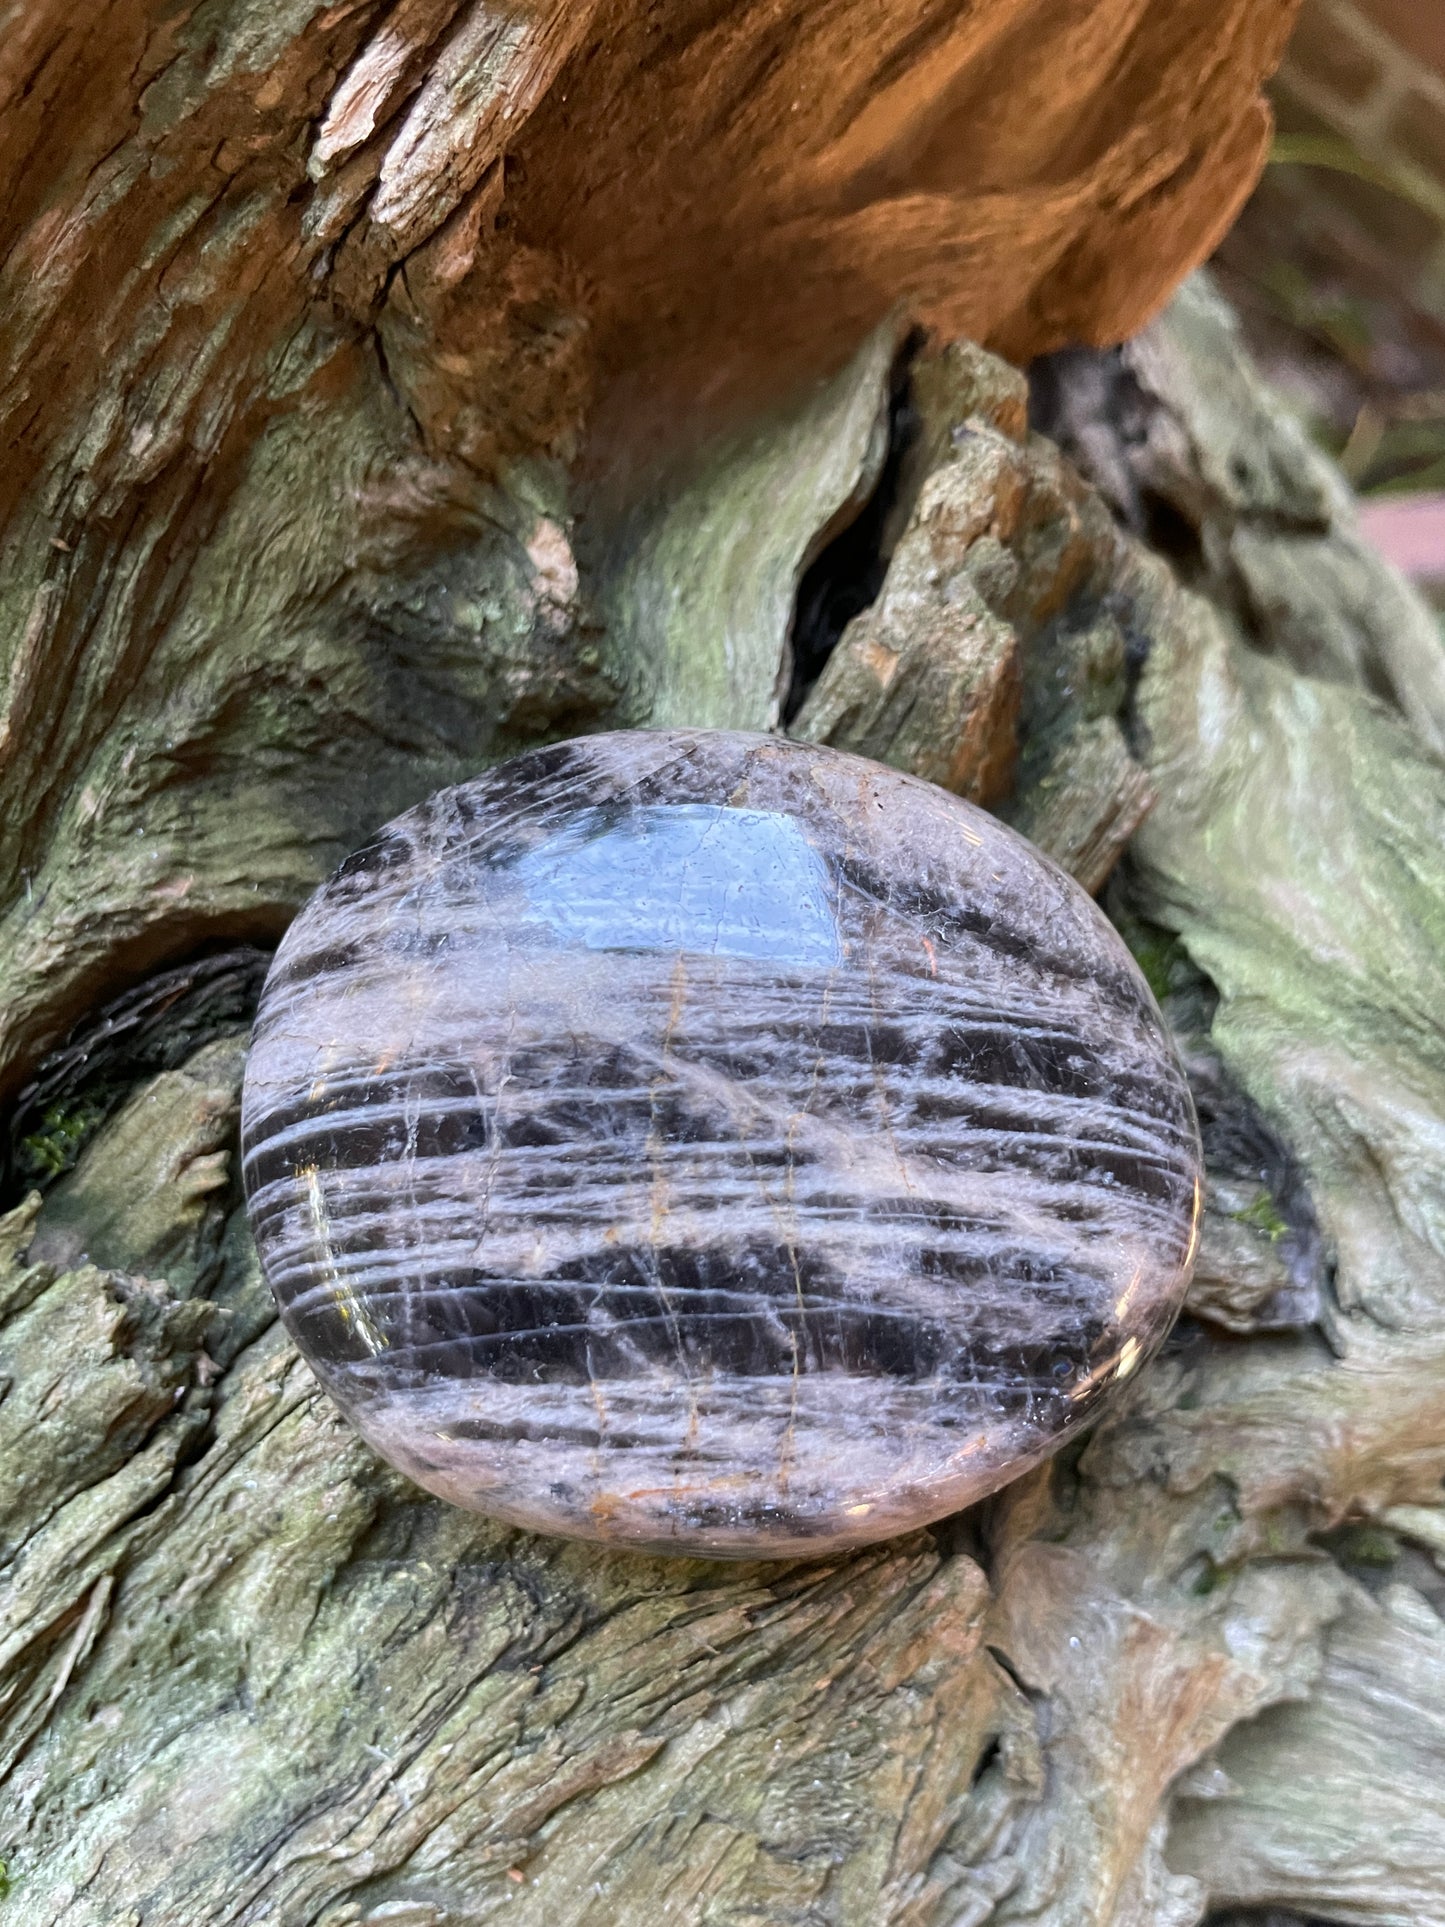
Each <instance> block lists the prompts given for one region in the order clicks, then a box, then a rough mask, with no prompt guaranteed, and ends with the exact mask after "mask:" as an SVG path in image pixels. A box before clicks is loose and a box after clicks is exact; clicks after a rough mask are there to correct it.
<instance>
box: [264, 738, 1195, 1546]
mask: <svg viewBox="0 0 1445 1927" xmlns="http://www.w3.org/2000/svg"><path fill="white" fill-rule="evenodd" d="M244 1148H245V1172H246V1184H247V1191H248V1196H249V1199H250V1206H251V1214H252V1222H253V1225H254V1227H255V1232H256V1238H257V1243H258V1245H259V1248H260V1252H261V1257H262V1261H263V1263H264V1266H265V1269H266V1273H267V1276H268V1278H269V1280H270V1282H271V1285H272V1287H273V1289H274V1290H275V1293H276V1296H277V1298H278V1300H279V1302H280V1305H281V1308H282V1312H283V1314H284V1316H285V1319H286V1323H287V1325H288V1327H289V1328H290V1330H291V1333H292V1335H293V1336H294V1338H295V1339H296V1342H297V1344H298V1345H299V1346H300V1347H301V1349H302V1351H303V1352H304V1353H305V1354H306V1356H307V1358H308V1359H309V1360H310V1361H311V1363H312V1365H313V1366H314V1367H315V1369H316V1371H317V1373H318V1375H319V1376H320V1378H321V1380H322V1382H323V1384H325V1385H326V1387H327V1388H328V1389H329V1390H330V1391H331V1393H332V1394H333V1395H334V1396H335V1397H336V1398H337V1399H338V1401H339V1402H340V1403H341V1405H342V1406H343V1407H344V1408H345V1410H346V1411H347V1412H348V1414H349V1415H350V1416H351V1418H352V1419H353V1421H354V1422H355V1424H356V1425H357V1426H358V1428H359V1429H360V1430H361V1432H362V1433H363V1434H364V1435H365V1436H366V1438H368V1439H369V1440H370V1441H371V1443H372V1444H373V1445H374V1446H375V1447H376V1448H377V1450H378V1451H380V1452H381V1453H383V1454H384V1455H385V1456H386V1457H387V1458H388V1459H390V1460H392V1461H393V1462H394V1463H395V1464H397V1465H398V1466H400V1467H402V1468H403V1469H404V1470H405V1471H406V1472H408V1473H409V1474H410V1475H411V1476H412V1477H413V1478H414V1479H416V1480H417V1481H418V1482H419V1483H420V1484H422V1485H424V1486H427V1487H429V1488H430V1489H431V1490H432V1491H434V1492H438V1493H441V1494H442V1495H443V1496H444V1497H446V1498H449V1499H452V1500H455V1501H456V1502H457V1503H459V1504H461V1505H466V1506H472V1507H475V1508H477V1509H479V1510H481V1511H485V1512H490V1513H493V1514H496V1515H497V1516H499V1517H501V1518H504V1519H509V1520H512V1521H514V1522H516V1523H519V1524H522V1525H527V1526H534V1527H538V1528H541V1529H544V1530H548V1531H555V1532H562V1533H572V1534H579V1535H584V1536H587V1537H593V1538H599V1539H610V1540H616V1541H621V1542H627V1543H631V1544H636V1545H644V1546H650V1547H655V1548H663V1549H670V1550H677V1551H695V1552H709V1553H716V1554H726V1555H731V1556H738V1557H746V1556H752V1555H760V1556H767V1555H783V1554H795V1553H800V1552H813V1551H823V1550H827V1549H830V1548H834V1547H837V1546H840V1545H847V1544H855V1543H859V1542H862V1541H867V1540H871V1539H878V1538H882V1537H885V1536H887V1535H888V1534H891V1533H894V1532H898V1531H901V1530H903V1529H905V1528H907V1527H909V1526H913V1525H917V1524H920V1523H922V1522H924V1521H927V1520H930V1519H935V1518H939V1517H942V1516H943V1515H945V1514H947V1513H949V1512H952V1511H955V1510H956V1509H958V1508H959V1507H961V1506H964V1505H967V1504H968V1503H970V1502H971V1501H972V1500H974V1499H977V1498H979V1497H980V1496H981V1495H982V1494H984V1493H986V1492H988V1491H990V1490H991V1489H993V1488H994V1487H995V1486H997V1485H999V1484H1001V1483H1003V1481H1005V1480H1006V1479H1008V1478H1010V1477H1011V1476H1013V1475H1014V1474H1015V1473H1017V1472H1019V1471H1020V1470H1022V1469H1023V1468H1024V1467H1025V1466H1027V1465H1028V1464H1030V1463H1031V1462H1033V1461H1034V1460H1036V1459H1037V1458H1039V1457H1041V1456H1042V1455H1043V1454H1045V1453H1047V1452H1049V1451H1050V1450H1052V1449H1053V1448H1054V1447H1056V1446H1057V1445H1058V1444H1059V1443H1060V1442H1061V1441H1062V1440H1063V1439H1064V1438H1066V1437H1067V1436H1068V1435H1069V1434H1070V1433H1071V1432H1072V1431H1073V1430H1075V1429H1076V1428H1077V1427H1078V1426H1079V1425H1080V1424H1081V1423H1082V1422H1083V1421H1084V1420H1085V1419H1087V1418H1090V1417H1092V1416H1094V1415H1095V1413H1096V1412H1097V1410H1098V1406H1099V1402H1100V1400H1101V1399H1102V1398H1103V1397H1104V1396H1105V1395H1106V1393H1107V1391H1108V1388H1109V1387H1110V1386H1111V1385H1114V1384H1117V1383H1118V1382H1119V1381H1120V1380H1121V1379H1123V1378H1125V1377H1127V1376H1128V1374H1129V1373H1131V1372H1132V1371H1133V1370H1134V1369H1135V1368H1136V1367H1137V1366H1138V1365H1139V1364H1140V1362H1141V1361H1142V1360H1143V1359H1144V1358H1145V1357H1146V1356H1147V1354H1148V1353H1149V1352H1150V1351H1151V1350H1152V1348H1153V1347H1154V1346H1155V1345H1157V1344H1158V1342H1159V1341H1160V1339H1161V1338H1162V1337H1163V1335H1164V1333H1165V1332H1166V1330H1167V1329H1168V1326H1169V1324H1170V1322H1171V1320H1172V1319H1173V1317H1174V1314H1175V1312H1176V1310H1177V1308H1178V1305H1179V1302H1180V1299H1181V1298H1182V1295H1183V1291H1184V1288H1185V1285H1186V1283H1187V1277H1188V1269H1189V1265H1190V1263H1191V1261H1192V1257H1193V1249H1194V1243H1195V1237H1196V1224H1197V1218H1198V1182H1197V1180H1198V1169H1199V1166H1198V1139H1197V1134H1196V1130H1195V1124H1194V1116H1193V1111H1192V1108H1191V1105H1190V1100H1189V1095H1188V1091H1187V1089H1186V1087H1185V1084H1184V1080H1183V1077H1182V1076H1181V1074H1180V1071H1179V1069H1178V1066H1177V1064H1176V1062H1175V1060H1174V1058H1173V1056H1172V1053H1171V1051H1170V1048H1169V1045H1168V1043H1167V1040H1166V1037H1165V1034H1164V1031H1163V1027H1162V1024H1161V1021H1160V1018H1159V1015H1158V1012H1157V1010H1156V1008H1155V1006H1154V1004H1153V1001H1152V999H1151V997H1150V995H1149V992H1148V989H1147V987H1146V986H1145V984H1144V981H1143V979H1142V977H1141V976H1140V974H1139V972H1138V971H1137V969H1136V968H1135V966H1134V964H1133V962H1132V960H1131V959H1130V957H1129V955H1128V953H1127V951H1126V950H1125V949H1124V947H1123V945H1122V944H1121V943H1120V941H1119V939H1118V938H1117V936H1116V935H1115V933H1114V932H1113V930H1112V929H1111V928H1110V926H1109V924H1108V923H1107V922H1106V921H1105V919H1104V917H1103V916H1102V914H1101V913H1100V912H1099V910H1098V909H1097V908H1096V907H1095V905H1094V904H1093V903H1092V902H1091V901H1090V900H1089V898H1087V897H1086V896H1085V895H1084V894H1083V893H1082V892H1081V891H1080V890H1079V889H1078V888H1077V886H1076V885H1074V884H1073V883H1072V882H1071V881H1070V880H1069V879H1068V878H1067V877H1066V876H1064V875H1063V873H1062V872H1061V871H1059V870H1057V869H1055V868H1054V867H1053V866H1052V865H1051V864H1049V863H1048V862H1047V861H1046V860H1045V859H1043V858H1042V857H1041V856H1040V855H1039V854H1038V853H1037V852H1036V851H1035V850H1033V849H1032V847H1031V846H1030V845H1029V844H1027V843H1025V842H1024V841H1023V840H1022V839H1021V838H1019V837H1017V836H1015V835H1014V834H1012V833H1011V832H1010V831H1008V830H1006V829H1004V828H1003V827H1002V826H1001V825H1000V824H998V823H997V822H995V821H994V820H993V818H991V817H989V816H987V815H985V814H984V813H982V812H981V811H979V810H976V809H973V808H971V807H970V806H969V805H968V804H966V803H963V802H961V801H959V800H958V799H957V798H956V797H953V796H949V795H947V794H945V793H944V792H943V791H941V790H938V789H935V788H933V787H932V786H931V785H929V784H926V783H921V782H919V781H917V780H916V779H914V778H911V777H907V776H902V775H899V774H897V773H896V772H895V771H893V770H890V769H885V768H882V767H881V766H879V765H877V764H873V763H869V762H865V761H862V760H861V759H859V758H856V757H852V756H846V755H843V754H840V753H839V752H837V751H835V750H829V749H820V748H815V747H813V746H811V745H805V744H799V743H791V742H787V741H784V740H780V739H778V738H773V737H763V736H743V735H731V734H716V733H710V732H701V731H699V732H683V731H678V732H658V733H629V734H618V735H611V736H597V737H591V738H587V739H584V740H581V741H578V742H573V743H564V744H560V745H557V746H554V747H551V748H548V749H544V750H539V751H536V752H534V753H532V754H530V755H527V756H524V757H521V758H519V759H518V760H517V761H515V762H513V763H510V764H506V765H504V766H503V767H501V768H498V769H495V770H493V771H491V772H490V773H489V774H487V775H485V776H483V777H481V778H479V779H478V780H477V781H475V782H472V783H468V784H465V785H463V786H461V787H460V788H457V789H453V790H448V791H445V792H443V793H442V794H441V795H439V796H436V797H433V798H432V799H431V800H430V801H429V802H428V803H426V804H424V805H422V806H421V807H420V808H419V809H416V810H413V811H412V812H411V813H410V814H408V815H406V816H404V817H401V818H399V819H398V820H397V821H396V822H395V823H393V824H392V825H390V826H389V827H388V828H387V829H386V830H384V831H383V832H382V833H381V834H380V835H379V836H378V838H377V839H376V841H375V842H374V843H372V844H371V845H370V846H369V847H368V848H366V849H364V850H361V851H359V852H358V853H357V854H356V855H355V856H354V857H352V858H351V859H350V860H349V861H348V862H347V863H346V864H344V865H343V866H342V868H341V869H340V870H339V871H338V872H337V873H336V875H335V876H334V877H333V878H332V879H331V881H330V882H329V883H328V884H327V885H326V886H325V887H324V888H323V889H322V890H321V891H319V892H318V894H317V895H316V896H315V898H313V900H312V901H311V903H310V904H309V905H308V906H307V908H306V909H305V910H304V911H303V913H302V914H301V916H300V917H298V919H297V920H296V922H295V923H294V924H293V926H292V928H291V930H290V932H289V933H288V935H287V937H286V940H285V942H284V943H283V944H282V946H281V950H280V952H279V954H278V956H277V958H276V962H275V965H274V968H273V970H272V972H271V975H270V978H269V979H268V982H267V985H266V990H265V994H264V996H263V999H262V1004H261V1011H260V1016H259V1018H258V1022H257V1026H256V1033H255V1041H254V1045H253V1049H252V1053H251V1058H250V1063H249V1066H248V1070H247V1081H246V1089H245V1100H244Z"/></svg>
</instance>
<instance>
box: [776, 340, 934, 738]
mask: <svg viewBox="0 0 1445 1927" xmlns="http://www.w3.org/2000/svg"><path fill="white" fill-rule="evenodd" d="M924 339H925V337H924V334H923V332H922V330H921V329H915V330H914V331H913V332H912V333H910V334H909V335H908V337H907V338H906V340H905V341H904V343H903V345H902V347H901V348H900V349H899V351H898V357H897V359H896V360H895V362H894V364H893V371H892V376H891V380H890V385H889V393H888V449H887V453H886V454H885V455H884V458H883V466H882V468H881V469H880V471H879V475H878V481H877V484H876V486H875V487H874V489H873V492H872V494H871V495H869V497H868V499H867V500H866V501H865V502H864V503H863V505H862V507H861V508H860V509H859V511H858V513H857V515H855V516H854V518H853V520H852V521H851V522H850V523H849V524H848V526H847V527H846V528H844V529H841V530H840V531H839V532H838V534H837V535H835V536H834V537H833V539H832V541H831V542H829V543H828V544H827V546H826V547H825V548H824V549H823V550H822V551H821V553H820V554H819V555H817V556H816V557H815V558H814V559H813V561H812V562H811V563H810V564H809V565H808V567H807V569H806V570H805V571H804V573H803V578H802V581H801V582H800V583H799V584H798V595H797V600H796V603H795V604H794V609H793V621H792V628H791V635H792V645H793V673H792V681H791V683H790V685H789V688H788V694H787V699H786V701H785V702H784V704H783V724H784V727H786V726H787V725H788V724H789V723H791V722H792V720H793V718H794V717H795V716H796V715H797V714H798V711H799V710H800V709H801V708H802V707H803V704H804V702H805V701H806V700H807V697H808V694H809V692H810V690H811V689H812V687H813V685H814V683H815V682H817V680H818V678H819V676H821V675H822V673H823V670H824V668H825V667H826V665H827V662H828V658H829V657H830V656H831V655H832V653H833V651H834V649H835V648H836V647H837V646H838V643H839V641H840V640H841V638H842V635H843V631H844V630H845V629H846V628H847V627H848V624H849V623H850V622H851V621H852V620H853V618H854V617H855V616H860V615H862V613H863V611H864V610H865V609H867V608H870V607H871V606H872V605H873V603H874V602H876V601H877V599H878V595H879V592H880V590H881V589H882V587H883V580H884V577H885V576H886V575H887V573H888V564H889V563H890V562H891V561H892V559H893V544H894V542H896V541H897V539H898V536H899V534H900V533H901V532H902V528H903V522H904V518H903V517H902V516H900V515H899V514H898V513H897V511H898V508H899V502H900V495H901V492H902V490H903V488H904V486H905V484H906V481H907V478H908V471H909V461H908V458H909V455H910V454H911V453H912V451H913V448H914V445H915V444H916V442H917V440H918V435H919V431H920V422H919V416H918V411H917V408H916V407H915V405H914V399H913V379H912V374H913V363H914V361H915V360H916V358H917V356H918V353H919V351H920V349H921V348H922V346H923V343H924Z"/></svg>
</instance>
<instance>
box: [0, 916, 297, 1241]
mask: <svg viewBox="0 0 1445 1927" xmlns="http://www.w3.org/2000/svg"><path fill="white" fill-rule="evenodd" d="M269 964H270V954H269V953H268V952H267V951H265V950H262V949H259V948H257V947H256V946H254V945H252V944H241V945H235V946H230V947H227V948H224V949H219V948H215V947H211V948H208V949H206V950H203V951H202V952H200V953H199V954H198V955H196V956H195V957H193V958H191V959H189V960H188V961H187V962H185V963H181V964H176V965H173V966H172V967H171V968H170V969H168V970H163V971H160V972H158V973H157V974H156V975H154V976H150V977H147V978H146V979H145V980H144V981H143V982H141V983H139V984H136V985H134V986H132V987H131V988H130V989H127V990H125V991H123V992H122V993H121V995H120V996H118V997H115V998H112V999H111V1001H110V1002H109V1003H107V1004H104V1005H102V1007H101V1008H100V1009H99V1010H98V1011H96V1012H94V1013H92V1014H90V1015H88V1016H86V1017H84V1018H82V1019H81V1021H80V1022H79V1023H78V1024H77V1025H76V1026H75V1028H74V1029H73V1030H72V1031H71V1033H70V1035H69V1036H68V1037H67V1038H66V1040H65V1042H64V1043H63V1044H61V1045H60V1046H59V1047H58V1048H57V1049H55V1050H53V1051H52V1052H51V1053H50V1055H49V1056H48V1057H46V1058H45V1059H44V1060H43V1062H42V1063H41V1065H40V1067H39V1069H38V1070H37V1071H36V1073H35V1076H34V1077H33V1078H32V1079H31V1080H30V1082H29V1083H28V1084H27V1085H26V1086H25V1087H24V1089H23V1090H21V1091H20V1093H19V1094H18V1096H17V1097H16V1099H15V1103H14V1105H13V1106H12V1108H11V1110H10V1114H9V1117H8V1119H7V1120H6V1123H5V1126H4V1129H3V1131H0V1210H8V1209H9V1208H10V1207H11V1206H12V1205H15V1204H17V1203H19V1201H20V1200H21V1198H23V1197H24V1196H26V1194H27V1193H29V1192H31V1191H45V1190H46V1189H48V1188H49V1186H50V1185H51V1184H53V1183H54V1182H55V1180H56V1179H57V1178H59V1177H62V1176H63V1175H64V1174H65V1172H66V1171H68V1170H70V1169H72V1168H73V1166H74V1165H75V1162H76V1160H77V1159H78V1158H79V1156H80V1153H81V1151H82V1150H83V1149H84V1148H85V1145H86V1144H87V1143H88V1142H89V1141H90V1139H91V1138H92V1137H93V1136H94V1135H95V1133H96V1132H97V1131H98V1130H99V1129H100V1127H101V1125H102V1124H104V1122H105V1121H106V1119H107V1118H108V1117H110V1116H111V1115H112V1114H113V1113H114V1112H115V1111H116V1110H117V1109H118V1108H119V1106H120V1105H121V1103H122V1102H123V1101H124V1099H125V1098H126V1096H127V1095H128V1094H129V1093H130V1091H131V1090H133V1089H134V1087H135V1086H136V1084H138V1083H140V1082H141V1081H142V1080H143V1079H145V1078H149V1077H154V1076H156V1075H157V1074H158V1073H159V1072H161V1071H165V1070H174V1069H176V1068H178V1067H179V1066H180V1065H181V1064H183V1063H184V1062H185V1061H186V1059H187V1058H189V1057H191V1056H193V1055H194V1054H195V1052H196V1051H198V1050H199V1049H200V1048H201V1047H202V1046H203V1045H204V1044H206V1043H209V1042H210V1040H211V1039H212V1038H214V1037H217V1036H220V1035H221V1034H222V1033H223V1032H224V1031H227V1030H233V1029H235V1028H237V1027H238V1026H240V1025H242V1024H245V1023H249V1022H250V1019H251V1016H252V1014H253V1013H254V1011H255V1008H256V1003H257V1000H258V998H259V997H260V994H261V983H262V979H263V978H264V977H265V974H266V970H267V967H268V965H269Z"/></svg>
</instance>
